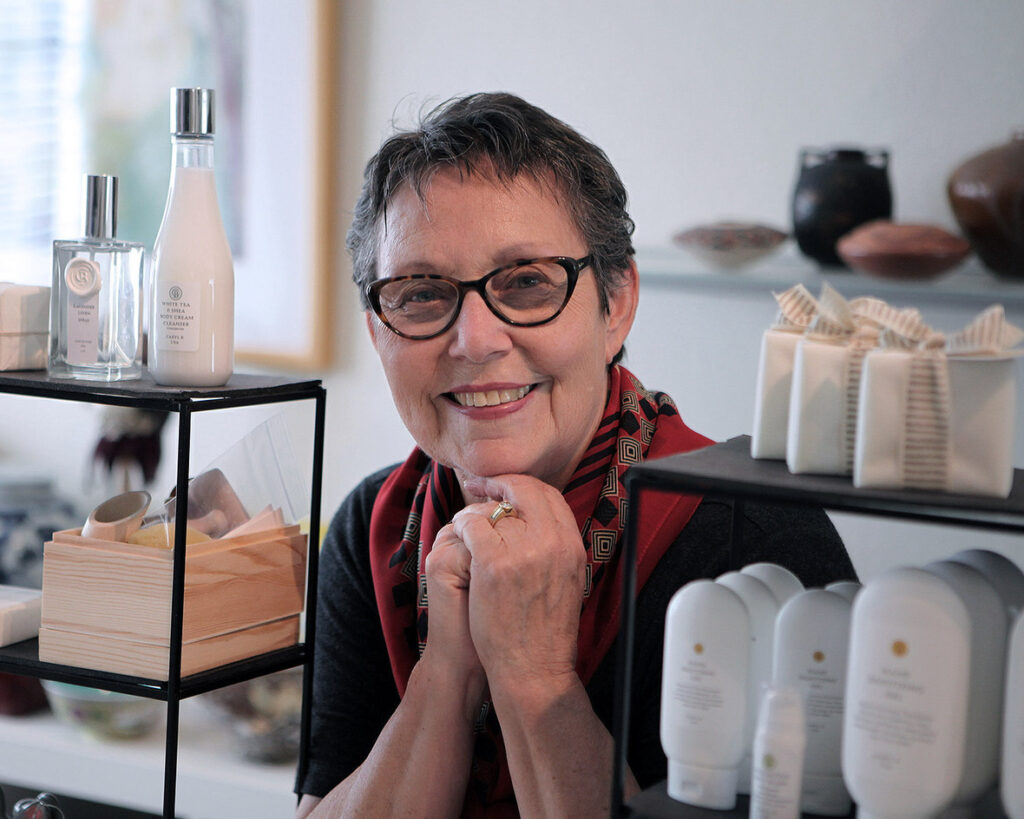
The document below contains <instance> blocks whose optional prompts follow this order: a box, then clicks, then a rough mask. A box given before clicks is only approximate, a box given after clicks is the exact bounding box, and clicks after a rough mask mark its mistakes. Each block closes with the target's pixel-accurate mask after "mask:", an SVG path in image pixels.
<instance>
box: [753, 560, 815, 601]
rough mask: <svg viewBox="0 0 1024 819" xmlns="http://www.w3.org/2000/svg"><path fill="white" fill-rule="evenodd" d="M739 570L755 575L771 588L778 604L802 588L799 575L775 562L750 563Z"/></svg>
mask: <svg viewBox="0 0 1024 819" xmlns="http://www.w3.org/2000/svg"><path fill="white" fill-rule="evenodd" d="M740 571H741V572H742V573H743V574H749V575H750V576H751V577H756V578H757V579H758V580H760V581H761V582H762V583H764V584H765V585H766V586H767V587H768V588H769V589H771V590H772V594H774V595H775V599H776V600H778V601H779V605H780V606H781V605H782V604H783V603H785V602H786V601H787V600H789V598H790V597H792V596H793V595H794V594H796V593H797V592H801V591H803V590H804V584H803V583H801V582H800V578H799V577H797V576H796V575H795V574H793V573H792V572H791V571H790V570H789V569H787V568H786V567H785V566H779V565H777V564H775V563H750V564H749V565H747V566H744V567H743V568H742V569H740Z"/></svg>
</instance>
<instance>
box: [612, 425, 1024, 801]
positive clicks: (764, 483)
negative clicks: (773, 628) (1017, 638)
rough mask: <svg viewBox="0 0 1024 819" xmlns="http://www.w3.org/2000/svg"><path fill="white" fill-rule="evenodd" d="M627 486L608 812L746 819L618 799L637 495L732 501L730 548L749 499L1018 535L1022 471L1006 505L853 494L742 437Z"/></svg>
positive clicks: (639, 474)
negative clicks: (760, 451)
mask: <svg viewBox="0 0 1024 819" xmlns="http://www.w3.org/2000/svg"><path fill="white" fill-rule="evenodd" d="M625 481H626V487H627V489H628V492H629V504H630V506H629V508H630V515H629V522H628V524H627V528H626V534H625V539H624V544H623V560H624V564H623V573H622V574H623V590H622V595H623V605H622V618H621V621H620V634H619V640H618V644H619V648H618V657H617V667H616V668H617V670H616V688H615V717H614V723H613V728H614V730H613V735H614V740H615V755H614V760H613V768H612V794H611V806H612V815H613V816H619V817H631V819H658V818H659V817H676V819H680V818H685V819H696V818H697V817H720V818H721V817H746V816H747V815H748V812H749V802H748V801H747V800H746V799H745V798H744V797H741V802H740V803H739V804H738V805H737V807H736V809H734V810H733V811H714V810H707V809H704V808H697V807H692V806H689V805H684V804H682V803H680V802H677V801H675V800H674V799H672V798H670V797H669V796H668V794H667V792H666V791H665V785H664V783H661V784H659V785H657V786H655V787H653V788H649V789H648V790H646V791H644V792H643V793H641V794H640V795H638V796H636V797H635V798H633V799H630V800H629V801H628V802H627V801H624V799H623V788H624V783H625V772H626V765H627V762H626V749H627V747H628V741H627V740H628V737H629V717H630V715H629V701H630V700H629V697H630V681H631V679H632V673H633V629H634V624H635V622H634V621H635V616H636V541H635V539H636V532H637V530H636V527H637V521H638V520H639V519H640V518H641V517H642V516H643V490H645V489H647V490H658V491H661V492H665V491H670V492H693V493H698V494H714V495H717V496H725V497H730V498H732V502H733V516H732V521H733V524H732V525H733V531H732V533H731V537H730V542H731V543H733V544H735V543H736V542H737V540H738V526H739V522H740V519H741V509H742V505H743V502H744V501H747V500H756V501H760V502H766V503H780V504H800V505H808V504H809V505H816V506H821V507H824V508H825V509H828V510H832V511H841V512H858V513H863V514H868V515H881V516H887V517H895V518H903V519H911V520H918V521H930V522H933V523H935V522H937V523H944V524H950V525H958V526H974V527H980V528H986V529H997V530H1004V531H1014V532H1024V471H1022V470H1020V469H1017V470H1014V480H1013V487H1012V489H1011V491H1010V496H1009V497H1008V498H1005V499H1003V498H986V497H976V496H970V495H951V494H945V493H941V492H925V491H890V490H878V489H857V488H855V487H854V486H853V483H852V481H851V480H850V478H849V477H840V476H831V475H793V474H791V473H790V472H789V470H788V469H787V468H786V464H785V463H784V462H782V461H767V460H755V459H753V458H751V457H750V437H749V436H746V435H742V436H738V437H736V438H731V439H730V440H728V441H726V442H725V443H721V444H716V445H714V446H710V447H707V448H706V449H701V450H697V451H695V452H689V453H684V454H679V455H670V456H668V457H666V458H660V459H657V460H653V461H648V462H646V463H643V464H638V465H636V466H633V467H630V469H629V470H628V471H627V472H626V476H625Z"/></svg>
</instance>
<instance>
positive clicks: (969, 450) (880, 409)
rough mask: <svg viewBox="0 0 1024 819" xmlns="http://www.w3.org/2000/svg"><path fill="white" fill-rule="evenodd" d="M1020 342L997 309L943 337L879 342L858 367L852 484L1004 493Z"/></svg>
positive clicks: (1010, 476)
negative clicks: (860, 378)
mask: <svg viewBox="0 0 1024 819" xmlns="http://www.w3.org/2000/svg"><path fill="white" fill-rule="evenodd" d="M1022 340H1024V333H1022V332H1021V331H1020V330H1019V329H1017V328H1016V327H1013V325H1010V324H1008V323H1007V322H1006V321H1005V318H1004V316H1003V309H1002V307H999V306H998V305H997V306H995V307H992V308H989V309H988V310H987V311H985V312H984V313H983V314H982V315H981V316H979V317H978V319H976V320H975V321H974V322H972V324H971V325H969V326H968V328H966V329H965V330H964V331H962V332H961V333H959V334H957V335H955V336H953V337H951V338H950V339H948V340H947V339H945V338H944V337H942V336H941V335H939V334H933V335H932V336H931V337H930V338H929V339H925V340H922V341H918V342H916V343H913V342H911V341H910V340H908V339H906V338H905V337H902V338H901V337H900V336H898V335H895V336H894V337H893V339H891V340H885V339H883V344H884V345H885V346H884V347H883V348H881V349H878V350H875V351H873V352H872V353H870V354H869V355H868V356H867V359H866V360H865V366H864V374H863V383H862V385H861V395H860V407H859V418H858V426H857V445H856V455H855V461H854V473H853V482H854V485H856V486H860V487H874V488H884V489H904V488H907V489H932V490H938V491H945V492H955V493H959V494H967V495H990V496H995V497H1006V496H1007V495H1009V493H1010V488H1011V485H1012V483H1013V461H1012V457H1013V444H1014V431H1015V426H1016V396H1017V380H1016V379H1017V377H1018V376H1017V368H1018V357H1019V355H1020V351H1013V350H1012V349H1011V348H1012V347H1014V346H1016V345H1017V344H1019V343H1020V342H1021V341H1022Z"/></svg>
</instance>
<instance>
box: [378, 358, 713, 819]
mask: <svg viewBox="0 0 1024 819" xmlns="http://www.w3.org/2000/svg"><path fill="white" fill-rule="evenodd" d="M710 443H712V442H711V441H710V439H708V438H705V437H704V436H702V435H700V434H698V433H696V432H694V431H692V430H691V429H689V428H688V427H687V426H686V425H685V424H684V423H683V421H682V419H681V418H680V417H679V412H678V410H677V409H676V407H675V404H673V402H672V399H671V398H669V397H668V396H667V395H665V394H664V393H651V392H648V391H647V390H645V389H644V388H643V386H642V385H641V384H640V382H639V381H638V380H637V379H636V377H635V376H633V374H632V373H630V372H629V371H628V370H626V369H625V368H624V367H622V366H619V365H616V366H614V367H613V368H612V369H611V372H610V378H609V395H608V403H607V406H606V408H605V412H604V416H603V418H602V420H601V423H600V426H599V427H598V429H597V433H596V434H595V436H594V438H593V440H592V441H591V443H590V446H589V447H588V449H587V451H586V452H585V453H584V455H583V458H582V459H581V461H580V463H579V465H578V466H577V467H576V472H575V474H574V475H573V477H572V478H571V479H570V481H569V483H568V485H567V486H566V488H565V490H564V492H563V495H564V497H565V499H566V502H567V503H568V504H569V507H570V508H571V509H572V511H573V514H574V515H575V517H576V524H577V525H578V526H579V529H580V533H581V535H582V538H583V544H584V546H585V548H586V552H587V562H586V586H585V589H584V595H585V599H584V604H583V611H582V613H581V615H580V632H579V643H578V652H577V662H576V669H577V672H578V674H579V676H580V679H581V680H582V681H583V683H584V684H586V683H587V682H589V680H590V677H591V676H592V675H593V673H594V671H595V670H596V669H597V666H598V665H599V664H600V662H601V660H602V659H603V658H604V656H605V654H606V653H607V652H608V649H609V647H610V646H611V644H612V642H613V641H614V639H615V635H616V632H617V627H618V623H619V616H620V612H619V607H620V603H621V589H622V580H621V574H622V565H621V561H620V560H618V555H619V553H620V549H619V542H620V540H621V538H622V533H623V531H624V528H625V521H626V514H627V507H628V500H627V494H626V488H625V485H624V484H623V480H622V477H623V475H624V473H625V471H626V469H627V468H628V467H629V466H631V465H632V464H636V463H640V462H641V461H644V460H648V459H652V458H658V457H662V456H665V455H670V454H673V453H677V452H687V451H690V450H693V449H699V448H701V447H704V446H707V445H708V444H710ZM699 503H700V497H699V496H693V495H673V494H670V493H661V492H656V493H652V494H651V495H650V497H649V498H648V497H646V496H645V499H644V519H643V520H642V521H640V522H639V532H638V534H639V537H638V540H637V588H641V587H642V586H643V584H644V582H646V580H647V578H648V577H650V575H651V572H652V571H653V570H654V567H655V565H656V564H657V562H658V560H660V559H661V556H662V555H663V554H664V553H665V552H666V551H667V549H668V547H669V546H670V545H671V543H672V542H673V541H674V540H675V538H676V537H677V535H678V534H679V532H680V531H681V530H682V529H683V527H684V526H685V525H686V523H687V522H688V521H689V519H690V517H691V515H692V514H693V512H694V510H695V509H696V508H697V505H698V504H699ZM462 506H463V500H462V493H461V490H460V488H459V484H458V480H457V478H456V476H455V472H454V470H452V469H451V468H449V467H446V466H442V465H440V464H437V463H435V462H433V461H432V460H431V459H430V458H428V457H427V456H426V455H425V454H424V453H423V452H422V451H421V450H419V449H418V448H417V449H416V450H414V451H413V453H412V454H411V455H410V456H409V458H408V459H407V460H406V462H405V463H404V464H403V465H402V466H400V467H398V468H397V469H396V470H395V471H394V472H393V473H391V475H390V476H388V478H387V480H386V481H385V482H384V485H383V486H382V487H381V490H380V493H379V494H378V496H377V500H376V503H375V504H374V508H373V513H372V516H371V521H370V561H371V563H370V565H371V568H372V573H373V581H374V590H375V593H376V596H377V606H378V609H379V610H380V616H381V623H382V626H383V629H384V637H385V641H386V643H387V648H388V654H389V656H390V658H391V668H392V672H393V673H394V676H395V682H396V683H397V685H398V691H399V694H400V695H403V696H404V694H405V688H406V685H407V684H408V681H409V675H410V674H411V672H412V668H413V666H414V665H415V663H416V661H417V660H418V659H419V656H420V654H421V652H422V650H423V647H424V645H425V642H426V636H427V599H426V597H427V595H426V589H427V586H426V575H425V574H424V571H423V565H424V560H425V559H426V556H427V554H429V552H430V549H431V547H432V545H433V542H434V538H435V536H436V535H437V532H438V531H439V530H440V529H441V527H442V526H444V525H445V524H447V523H448V522H449V521H450V520H451V518H452V516H453V515H454V514H455V513H456V512H457V511H458V510H459V509H461V508H462ZM476 736H477V738H476V745H475V748H474V762H473V776H472V777H471V779H470V787H469V792H468V793H467V799H466V808H465V813H464V815H466V816H485V815H486V816H505V815H508V816H515V815H517V813H516V811H515V808H514V801H513V795H512V787H511V781H510V779H509V773H508V765H507V763H506V760H505V754H504V744H503V743H502V741H501V737H500V729H499V728H498V724H497V719H496V718H495V717H494V713H493V709H491V708H489V707H487V706H486V705H485V707H484V710H483V713H482V714H481V719H480V722H479V724H478V726H477V735H476Z"/></svg>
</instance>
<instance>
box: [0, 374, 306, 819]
mask: <svg viewBox="0 0 1024 819" xmlns="http://www.w3.org/2000/svg"><path fill="white" fill-rule="evenodd" d="M0 393H8V394H15V395H25V396H35V397H39V398H51V399H58V400H64V401H80V402H84V403H90V404H104V405H113V406H122V407H137V408H141V409H150V410H164V411H167V412H170V413H174V414H175V415H177V419H178V448H177V468H176V477H175V496H176V497H178V498H183V499H185V500H184V502H183V503H179V504H176V508H175V538H174V557H173V579H172V583H171V633H170V656H169V668H168V678H167V680H166V681H163V680H152V679H146V678H142V677H132V676H126V675H123V674H110V673H106V672H102V671H93V670H90V669H82V668H77V667H74V666H66V665H59V664H54V663H45V662H41V661H40V660H39V644H38V640H36V639H31V640H24V641H22V642H20V643H15V644H13V645H10V646H5V647H2V648H0V671H3V672H8V673H11V674H20V675H23V676H27V677H38V678H40V679H47V680H57V681H60V682H67V683H74V684H76V685H86V686H90V687H93V688H100V689H103V690H107V691H118V692H121V693H125V694H134V695H136V696H139V697H147V698H150V699H156V700H163V701H164V702H166V703H167V729H166V730H167V742H166V756H165V764H164V797H163V816H164V817H165V819H173V817H174V800H175V781H176V773H177V754H178V704H179V702H180V700H182V699H185V698H186V697H191V696H195V695H196V694H201V693H203V692H205V691H211V690H213V689H216V688H221V687H223V686H226V685H231V684H233V683H237V682H242V681H244V680H248V679H252V678H254V677H260V676H263V675H265V674H270V673H273V672H275V671H281V670H283V669H286V668H293V667H296V666H300V665H304V666H305V669H304V677H303V704H302V737H303V740H302V742H301V745H300V748H301V750H300V754H299V773H300V774H301V773H302V772H304V771H305V767H306V747H307V744H308V742H307V739H306V738H307V737H308V735H309V720H310V700H311V697H310V692H311V688H312V671H313V668H312V666H313V652H312V650H311V649H310V650H307V646H312V645H313V640H314V636H315V629H316V605H315V603H316V593H317V568H318V550H317V544H318V543H319V542H320V493H321V485H322V476H323V444H324V421H325V409H326V392H325V391H324V388H323V386H322V385H321V383H320V381H318V380H305V381H297V380H293V379H287V378H280V377H272V376H260V375H246V374H241V373H236V374H234V375H232V377H231V378H230V380H229V381H228V383H227V384H226V385H225V386H223V387H203V388H184V389H183V388H180V387H162V386H159V385H158V384H156V383H154V382H153V380H152V378H151V377H150V376H149V375H148V373H147V374H145V375H144V376H143V378H141V379H139V380H136V381H125V382H114V383H109V384H108V383H104V382H88V381H74V380H67V379H56V378H50V377H48V376H47V375H46V374H45V373H37V372H17V373H13V374H0ZM292 401H312V402H313V404H314V417H313V425H314V426H313V456H312V482H311V487H310V489H311V497H310V520H309V539H308V546H307V558H306V595H305V635H304V641H303V642H300V643H298V644H296V645H294V646H291V647H289V648H286V649H280V650H277V651H273V652H269V653H266V654H262V655H259V656H256V657H252V658H250V659H247V660H243V661H240V662H236V663H231V664H230V665H225V666H221V667H218V668H213V669H210V670H208V671H203V672H201V673H198V674H191V675H189V676H187V677H182V676H181V641H182V609H183V604H184V590H185V532H186V525H185V524H186V522H187V520H188V508H187V499H188V481H189V453H190V444H191V431H192V415H193V414H194V413H197V412H208V411H212V410H221V409H233V408H237V407H246V406H256V405H259V404H274V403H285V402H292Z"/></svg>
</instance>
